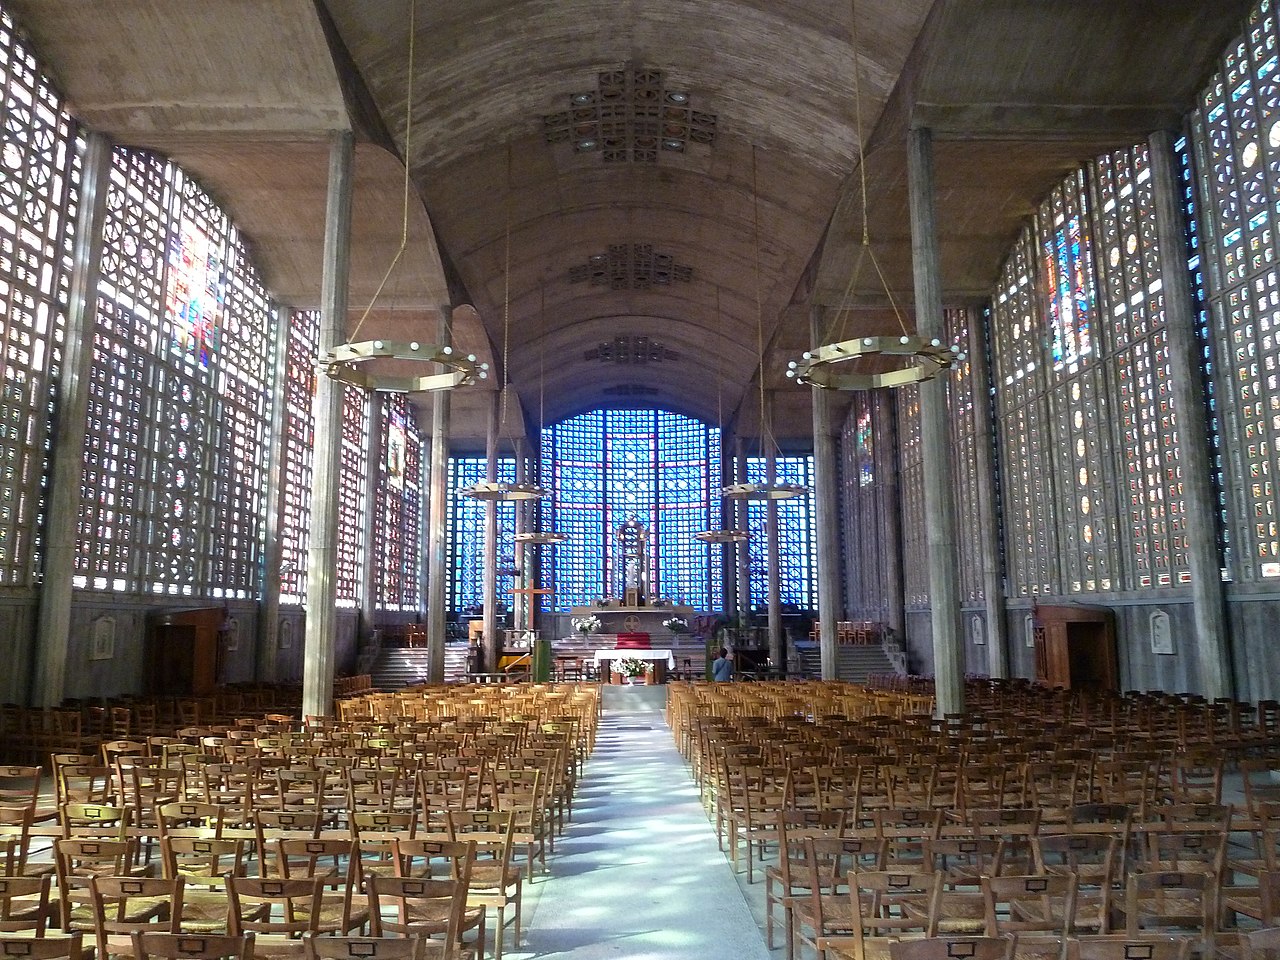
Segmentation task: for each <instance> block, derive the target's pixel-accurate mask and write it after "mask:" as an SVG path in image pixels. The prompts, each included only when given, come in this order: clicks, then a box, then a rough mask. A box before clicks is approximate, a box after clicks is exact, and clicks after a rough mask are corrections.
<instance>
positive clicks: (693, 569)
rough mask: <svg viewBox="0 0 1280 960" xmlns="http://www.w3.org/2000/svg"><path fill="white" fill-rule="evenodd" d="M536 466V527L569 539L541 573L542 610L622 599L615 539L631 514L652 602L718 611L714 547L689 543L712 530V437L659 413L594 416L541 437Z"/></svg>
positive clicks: (716, 459) (715, 479) (716, 458)
mask: <svg viewBox="0 0 1280 960" xmlns="http://www.w3.org/2000/svg"><path fill="white" fill-rule="evenodd" d="M542 459H543V464H542V477H543V482H544V484H545V485H546V486H548V487H549V488H550V489H551V492H552V502H551V503H550V504H549V505H547V506H546V507H545V508H544V510H543V520H544V523H546V524H547V528H548V529H555V530H556V531H557V532H559V533H564V534H567V535H568V536H569V540H568V542H567V543H565V544H562V545H561V546H558V547H556V549H555V553H554V556H553V557H552V563H550V564H547V565H546V566H544V569H543V585H544V586H548V587H552V588H553V589H554V590H555V594H554V596H553V597H552V598H550V599H544V601H543V606H544V609H549V608H552V607H554V609H558V610H567V609H569V608H570V607H575V606H589V605H591V604H594V603H595V602H597V601H598V600H599V599H600V598H601V597H604V596H614V597H618V596H621V590H622V570H621V567H620V566H619V557H618V554H617V541H616V538H615V533H616V531H617V528H618V527H619V526H621V525H622V524H623V523H625V522H626V521H627V520H629V519H630V518H631V517H633V516H634V517H635V518H636V520H638V521H639V522H640V523H642V524H644V526H645V527H647V528H648V529H649V583H650V591H651V593H652V594H653V596H655V597H666V598H668V599H670V600H672V601H674V602H676V603H680V604H685V605H688V606H691V607H694V608H696V609H700V610H719V609H720V608H721V606H722V605H723V594H722V583H721V578H720V569H721V566H720V556H721V553H720V548H708V547H707V546H706V545H704V544H703V543H701V542H700V541H698V540H696V539H694V536H693V535H694V533H696V532H697V531H699V530H706V529H709V528H715V527H719V526H720V517H721V514H720V498H719V496H718V487H719V476H720V431H719V430H717V429H716V428H714V427H710V426H708V425H707V424H705V423H702V422H701V421H699V420H693V419H690V418H688V417H684V416H681V415H679V414H675V413H670V412H668V411H665V410H653V409H649V410H593V411H591V412H589V413H584V414H582V415H580V416H577V417H573V418H570V419H568V420H563V421H561V422H560V423H558V424H555V425H553V426H551V427H549V428H548V429H547V430H545V431H544V434H543V443H542ZM713 494H716V495H715V496H713Z"/></svg>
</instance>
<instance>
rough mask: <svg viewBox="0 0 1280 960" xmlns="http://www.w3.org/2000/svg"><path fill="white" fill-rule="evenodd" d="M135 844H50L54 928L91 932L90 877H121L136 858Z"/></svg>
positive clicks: (82, 841) (82, 840) (79, 840)
mask: <svg viewBox="0 0 1280 960" xmlns="http://www.w3.org/2000/svg"><path fill="white" fill-rule="evenodd" d="M136 847H137V843H136V842H135V841H134V840H133V839H132V838H130V839H128V840H101V839H96V838H91V837H74V838H71V839H63V840H56V841H54V845H53V853H54V861H53V862H54V870H55V872H56V874H57V877H58V926H60V927H61V928H62V929H63V930H65V931H68V932H70V931H72V930H92V929H93V899H92V897H91V895H90V890H89V880H90V879H91V878H92V877H123V876H128V875H129V870H130V868H131V865H132V864H133V862H134V858H135V856H136Z"/></svg>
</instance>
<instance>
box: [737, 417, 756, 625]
mask: <svg viewBox="0 0 1280 960" xmlns="http://www.w3.org/2000/svg"><path fill="white" fill-rule="evenodd" d="M733 450H734V457H733V459H734V478H735V482H736V483H745V482H746V480H747V446H746V443H745V441H744V440H743V438H742V437H735V438H734V440H733ZM729 503H730V507H729V509H730V510H731V511H732V512H733V525H734V526H735V527H737V528H738V529H740V530H749V529H750V524H751V518H750V516H748V513H747V501H746V500H741V499H738V498H736V497H735V498H734V499H732V500H730V501H729ZM763 547H764V544H760V543H752V542H751V541H750V540H747V541H746V542H745V543H743V544H741V545H740V546H739V547H738V623H739V624H741V625H742V626H743V627H746V626H747V625H748V624H750V623H751V551H752V550H753V549H755V550H760V549H762V548H763Z"/></svg>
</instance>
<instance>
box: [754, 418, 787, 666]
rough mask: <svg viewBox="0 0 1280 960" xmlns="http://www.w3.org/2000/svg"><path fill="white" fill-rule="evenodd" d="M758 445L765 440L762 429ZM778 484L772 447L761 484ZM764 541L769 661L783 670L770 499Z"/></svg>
mask: <svg viewBox="0 0 1280 960" xmlns="http://www.w3.org/2000/svg"><path fill="white" fill-rule="evenodd" d="M769 421H770V423H772V421H773V402H772V398H771V399H770V403H769ZM760 434H761V443H763V442H764V437H765V436H766V434H765V431H764V430H763V429H762V430H761V431H760ZM777 482H778V451H777V450H776V449H775V448H774V446H773V444H769V449H768V451H767V453H766V454H765V483H768V484H774V483H777ZM765 538H766V539H767V540H768V550H769V554H768V565H767V567H766V572H767V574H768V585H769V659H771V660H772V661H773V666H774V668H775V669H778V670H785V669H786V666H787V640H786V637H785V636H784V635H783V632H782V565H781V560H780V558H779V556H778V548H779V544H778V501H777V500H774V499H773V498H770V499H768V500H766V501H765Z"/></svg>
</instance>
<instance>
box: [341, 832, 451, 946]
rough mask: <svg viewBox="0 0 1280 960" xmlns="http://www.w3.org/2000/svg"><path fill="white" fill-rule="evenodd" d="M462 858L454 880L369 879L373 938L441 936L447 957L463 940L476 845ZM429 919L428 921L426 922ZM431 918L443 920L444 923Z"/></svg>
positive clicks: (419, 878)
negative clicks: (464, 917) (463, 925)
mask: <svg viewBox="0 0 1280 960" xmlns="http://www.w3.org/2000/svg"><path fill="white" fill-rule="evenodd" d="M467 846H468V847H469V848H470V849H469V850H467V852H466V855H465V856H464V857H463V859H462V866H461V875H460V876H459V877H457V878H447V879H446V878H426V877H370V878H369V880H368V881H367V883H366V890H367V891H368V894H369V933H370V934H371V935H372V936H374V937H385V936H390V937H414V936H421V937H433V938H434V937H435V936H437V935H439V934H443V935H444V937H443V939H444V941H445V943H446V944H447V946H446V947H445V955H446V956H448V955H449V954H450V953H451V952H452V950H453V947H454V945H455V944H457V943H458V942H459V941H460V940H461V937H462V920H463V916H464V914H465V913H466V909H467V892H468V890H469V888H470V885H471V863H472V861H473V860H474V859H475V845H474V844H472V843H468V844H467ZM428 918H431V919H428ZM434 918H444V923H443V924H442V923H440V922H439V920H436V919H434Z"/></svg>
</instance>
